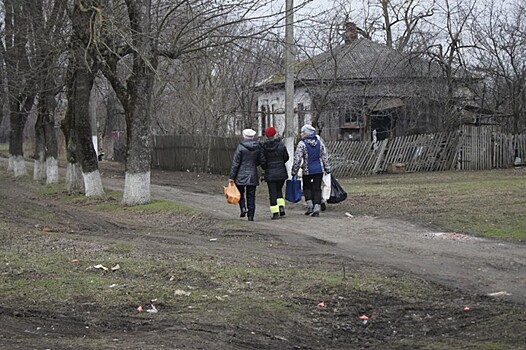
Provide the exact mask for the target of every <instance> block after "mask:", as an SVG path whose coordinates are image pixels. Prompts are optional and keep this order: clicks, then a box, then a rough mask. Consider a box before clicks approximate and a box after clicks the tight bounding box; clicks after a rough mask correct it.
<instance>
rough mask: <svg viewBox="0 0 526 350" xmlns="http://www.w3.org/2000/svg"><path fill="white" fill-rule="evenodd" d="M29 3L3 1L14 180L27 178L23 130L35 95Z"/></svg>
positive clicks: (10, 148) (10, 164)
mask: <svg viewBox="0 0 526 350" xmlns="http://www.w3.org/2000/svg"><path fill="white" fill-rule="evenodd" d="M30 4H31V3H30V2H29V1H28V0H26V1H21V2H17V1H11V0H9V1H7V0H4V7H5V14H4V16H5V21H4V25H5V38H4V39H5V40H4V42H5V45H6V46H5V49H6V50H5V57H4V58H5V67H6V71H7V74H6V79H7V83H8V95H9V110H10V122H11V132H10V138H9V166H10V169H11V170H13V171H14V175H15V177H20V176H24V175H27V170H26V165H25V161H24V147H23V146H24V126H25V124H26V121H27V117H28V114H29V111H30V110H31V108H32V106H33V101H34V97H35V94H34V91H33V90H32V89H33V85H34V84H33V83H34V82H33V79H32V76H31V66H30V65H29V58H28V53H27V52H26V48H27V45H28V30H29V18H28V16H27V10H28V7H29V5H30Z"/></svg>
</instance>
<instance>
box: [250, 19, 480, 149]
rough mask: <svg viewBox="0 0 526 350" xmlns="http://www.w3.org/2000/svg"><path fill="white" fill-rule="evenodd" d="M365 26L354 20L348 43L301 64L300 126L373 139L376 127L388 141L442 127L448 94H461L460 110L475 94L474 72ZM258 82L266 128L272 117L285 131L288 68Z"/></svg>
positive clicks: (457, 98)
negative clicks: (406, 49)
mask: <svg viewBox="0 0 526 350" xmlns="http://www.w3.org/2000/svg"><path fill="white" fill-rule="evenodd" d="M358 32H359V29H358V28H357V27H356V25H354V24H353V23H347V25H346V32H345V34H344V38H345V44H343V45H339V46H336V47H334V48H333V49H332V50H329V51H327V52H324V53H322V54H320V55H317V56H314V57H312V58H311V59H308V60H305V61H303V62H300V63H297V64H296V67H295V82H294V86H295V95H294V106H295V121H296V126H297V127H298V128H299V127H301V125H302V124H304V123H313V124H317V126H318V128H319V129H320V130H321V134H322V136H323V137H324V138H325V139H327V140H342V139H343V140H370V139H372V137H373V134H374V135H375V137H376V138H377V139H378V140H381V139H385V138H388V137H391V136H395V135H404V134H408V133H416V132H426V131H436V130H439V129H440V128H443V127H444V126H443V125H442V124H443V123H444V120H443V118H440V117H438V116H440V115H441V114H444V104H445V102H444V101H445V98H446V96H450V97H452V98H450V100H454V101H449V103H450V104H449V105H448V106H455V108H457V109H458V108H459V107H458V106H460V109H462V106H463V105H464V104H465V101H467V100H471V99H472V97H471V94H470V93H469V90H467V89H466V88H463V87H462V85H463V82H464V80H466V78H467V77H466V75H465V76H463V77H462V76H460V77H459V76H458V73H457V75H456V76H455V78H453V79H450V80H449V81H448V80H447V79H446V78H445V75H444V73H443V70H442V69H441V67H440V66H439V65H438V64H437V63H432V62H430V61H428V60H425V59H423V58H421V57H419V56H417V55H408V54H405V53H402V52H399V51H396V50H394V49H391V48H389V47H387V46H385V45H382V44H378V43H375V42H373V41H372V40H370V39H367V38H362V37H358ZM256 89H257V91H258V92H259V95H258V112H259V113H258V125H259V132H260V134H262V133H263V130H264V128H265V127H266V126H268V125H270V124H272V125H274V126H276V127H277V129H278V132H280V133H282V132H283V130H284V128H285V117H284V107H285V77H284V75H283V74H276V75H273V76H270V77H268V78H267V79H265V80H263V81H262V82H260V83H259V84H258V85H257V87H256ZM450 109H453V108H450ZM448 112H451V113H453V112H454V111H448ZM451 115H454V113H453V114H451Z"/></svg>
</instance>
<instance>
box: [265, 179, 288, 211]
mask: <svg viewBox="0 0 526 350" xmlns="http://www.w3.org/2000/svg"><path fill="white" fill-rule="evenodd" d="M284 184H285V180H280V181H270V182H267V187H268V197H269V199H270V206H271V207H273V206H275V205H278V198H283V185H284Z"/></svg>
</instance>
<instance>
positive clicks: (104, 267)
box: [93, 264, 108, 271]
mask: <svg viewBox="0 0 526 350" xmlns="http://www.w3.org/2000/svg"><path fill="white" fill-rule="evenodd" d="M93 267H94V268H96V269H100V270H104V271H108V268H107V267H106V266H103V265H101V264H98V265H95V266H93Z"/></svg>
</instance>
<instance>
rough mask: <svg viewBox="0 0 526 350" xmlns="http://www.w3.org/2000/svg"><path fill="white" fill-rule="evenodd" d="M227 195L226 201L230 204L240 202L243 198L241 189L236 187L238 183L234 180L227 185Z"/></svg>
mask: <svg viewBox="0 0 526 350" xmlns="http://www.w3.org/2000/svg"><path fill="white" fill-rule="evenodd" d="M225 196H226V201H227V202H228V203H230V204H238V203H239V200H240V199H241V193H239V190H238V189H237V187H236V184H235V183H233V182H229V183H228V185H227V186H226V187H225Z"/></svg>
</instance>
